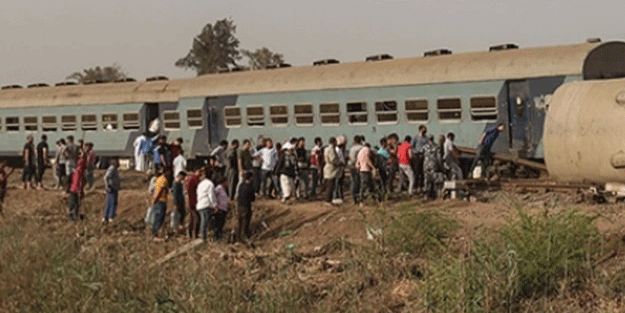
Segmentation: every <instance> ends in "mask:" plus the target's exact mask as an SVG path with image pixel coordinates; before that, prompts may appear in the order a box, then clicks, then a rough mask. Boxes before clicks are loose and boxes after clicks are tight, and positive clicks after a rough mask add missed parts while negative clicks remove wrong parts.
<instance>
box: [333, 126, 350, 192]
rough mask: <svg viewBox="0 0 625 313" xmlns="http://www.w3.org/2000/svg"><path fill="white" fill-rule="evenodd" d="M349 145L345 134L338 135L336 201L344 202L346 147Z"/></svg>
mask: <svg viewBox="0 0 625 313" xmlns="http://www.w3.org/2000/svg"><path fill="white" fill-rule="evenodd" d="M346 146H347V139H346V138H345V136H338V137H336V148H335V150H336V157H337V159H338V160H339V168H338V173H337V175H336V178H335V180H336V182H335V183H334V199H333V200H332V201H333V202H334V203H337V204H341V203H343V184H344V181H345V165H346V164H347V160H346V156H345V149H346V148H345V147H346Z"/></svg>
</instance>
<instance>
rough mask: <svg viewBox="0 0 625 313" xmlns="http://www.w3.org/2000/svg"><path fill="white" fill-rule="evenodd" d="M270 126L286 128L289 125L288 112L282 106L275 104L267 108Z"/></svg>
mask: <svg viewBox="0 0 625 313" xmlns="http://www.w3.org/2000/svg"><path fill="white" fill-rule="evenodd" d="M269 117H271V125H275V126H286V125H287V124H288V123H289V110H288V109H287V106H286V105H284V104H279V105H278V104H276V105H272V106H270V107H269Z"/></svg>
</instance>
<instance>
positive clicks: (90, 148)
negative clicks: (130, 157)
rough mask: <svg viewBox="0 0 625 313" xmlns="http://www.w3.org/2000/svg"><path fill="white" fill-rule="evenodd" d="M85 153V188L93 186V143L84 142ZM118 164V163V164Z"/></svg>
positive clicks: (89, 188)
mask: <svg viewBox="0 0 625 313" xmlns="http://www.w3.org/2000/svg"><path fill="white" fill-rule="evenodd" d="M85 155H86V156H87V189H88V190H91V189H92V188H93V181H94V177H93V171H94V170H95V152H94V151H93V143H91V142H87V143H86V144H85ZM118 166H119V164H118Z"/></svg>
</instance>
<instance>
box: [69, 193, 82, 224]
mask: <svg viewBox="0 0 625 313" xmlns="http://www.w3.org/2000/svg"><path fill="white" fill-rule="evenodd" d="M79 208H80V197H79V196H78V194H77V193H75V192H70V193H69V219H70V220H72V221H76V220H78V219H79V217H80V216H79V214H78V209H79Z"/></svg>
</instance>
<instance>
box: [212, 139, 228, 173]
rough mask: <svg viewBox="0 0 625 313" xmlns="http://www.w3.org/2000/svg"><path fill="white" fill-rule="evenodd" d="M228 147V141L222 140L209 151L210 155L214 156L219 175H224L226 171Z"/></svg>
mask: <svg viewBox="0 0 625 313" xmlns="http://www.w3.org/2000/svg"><path fill="white" fill-rule="evenodd" d="M227 148H228V142H227V141H225V140H222V141H221V142H220V143H219V146H218V147H217V148H215V149H214V150H213V151H212V152H211V157H213V158H215V168H216V169H217V171H219V174H221V176H225V173H226V149H227Z"/></svg>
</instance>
